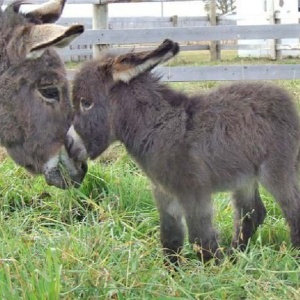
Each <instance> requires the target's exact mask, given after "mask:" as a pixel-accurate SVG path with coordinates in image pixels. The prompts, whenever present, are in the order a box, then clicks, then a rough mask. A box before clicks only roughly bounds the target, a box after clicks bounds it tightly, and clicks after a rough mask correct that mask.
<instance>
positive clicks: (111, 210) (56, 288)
mask: <svg viewBox="0 0 300 300" xmlns="http://www.w3.org/2000/svg"><path fill="white" fill-rule="evenodd" d="M179 59H181V58H180V57H179V58H178V60H179ZM182 59H185V61H187V60H189V59H190V58H189V57H188V56H187V57H185V58H184V57H183V58H182ZM235 60H236V59H235V58H234V57H233V58H232V59H231V61H235ZM178 63H179V62H178ZM188 63H192V60H190V61H189V62H188ZM216 84H218V83H215V82H205V83H184V84H174V85H173V86H174V87H175V88H178V89H181V90H185V91H187V92H189V93H190V92H196V91H197V90H199V89H209V88H211V87H212V86H214V85H216ZM278 84H280V85H283V86H285V87H286V88H287V89H288V90H289V91H290V92H291V93H292V94H293V95H294V96H295V99H296V101H300V97H299V91H300V82H299V81H280V82H278ZM1 153H2V152H0V161H1V163H0V173H1V177H0V199H1V201H0V238H1V244H0V265H1V267H0V299H7V300H14V299H30V300H33V299H49V300H55V299H70V300H71V299H139V300H140V299H161V300H162V299H166V300H170V299H206V300H209V299H237V300H238V299H300V283H299V282H300V281H299V279H300V278H299V277H300V270H299V261H298V260H297V259H296V258H295V257H296V256H297V254H296V253H295V252H293V251H292V250H291V247H290V240H289V231H288V228H287V226H286V224H285V221H284V219H283V218H282V215H281V212H280V210H279V208H278V206H277V205H276V204H275V203H274V201H273V199H272V198H271V197H270V195H268V193H266V192H265V191H264V190H261V192H262V197H263V200H264V203H265V205H266V207H267V210H268V216H267V218H266V220H265V222H264V226H262V227H261V228H260V229H259V230H258V232H257V233H256V235H255V237H254V238H253V239H252V241H251V244H250V245H249V249H248V252H247V253H239V254H237V256H238V259H237V262H236V263H235V264H234V263H232V262H230V261H229V260H228V259H225V261H224V263H223V264H221V265H220V266H215V265H214V264H208V265H207V266H203V265H202V264H201V263H200V262H199V261H198V260H197V259H196V256H195V253H194V252H193V250H192V249H191V247H190V246H189V245H188V244H187V243H186V244H185V247H184V251H183V253H182V267H181V269H180V270H179V271H178V272H176V273H175V272H170V271H169V270H167V269H166V268H165V267H164V266H163V264H162V251H161V247H160V243H159V221H158V214H157V211H156V208H155V206H154V204H153V201H152V196H151V191H150V185H149V182H148V181H147V179H146V178H145V176H144V175H143V174H142V173H141V172H140V171H139V169H138V168H137V167H136V165H135V164H134V163H133V162H132V160H131V159H130V158H129V157H128V156H127V155H126V153H125V150H124V148H123V147H122V146H120V145H115V146H114V147H112V148H110V149H109V150H108V151H107V152H106V153H105V154H104V155H103V156H102V157H101V158H100V159H98V160H97V161H95V162H90V164H89V166H90V168H89V173H88V175H87V177H86V179H85V180H84V183H83V185H82V186H81V187H80V189H71V190H67V191H61V190H58V189H55V188H53V187H49V186H47V185H46V183H45V182H44V179H43V178H42V177H32V176H31V175H29V174H28V173H26V172H25V171H24V170H23V169H22V168H20V167H17V166H16V165H15V164H14V163H13V162H12V161H11V160H10V159H9V158H8V157H7V156H6V155H5V154H3V153H2V154H1ZM214 200H215V208H216V214H215V223H216V227H217V228H218V229H219V231H220V236H221V246H222V247H224V248H225V247H226V246H228V244H229V243H230V238H231V232H232V225H233V224H232V209H231V206H230V195H229V194H227V193H224V194H218V195H215V197H214Z"/></svg>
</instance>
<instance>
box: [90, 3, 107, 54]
mask: <svg viewBox="0 0 300 300" xmlns="http://www.w3.org/2000/svg"><path fill="white" fill-rule="evenodd" d="M107 28H108V5H107V4H93V29H107ZM103 47H105V45H103V44H102V45H99V44H94V45H93V58H97V57H98V56H99V54H100V51H101V48H103Z"/></svg>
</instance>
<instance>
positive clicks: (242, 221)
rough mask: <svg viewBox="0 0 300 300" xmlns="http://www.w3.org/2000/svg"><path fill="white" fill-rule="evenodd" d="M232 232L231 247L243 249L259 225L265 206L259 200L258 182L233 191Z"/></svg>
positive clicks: (262, 219) (264, 214)
mask: <svg viewBox="0 0 300 300" xmlns="http://www.w3.org/2000/svg"><path fill="white" fill-rule="evenodd" d="M233 204H234V234H233V238H232V242H231V247H232V248H236V249H239V250H241V251H244V250H245V248H246V246H247V243H248V241H249V239H250V238H251V237H252V236H253V234H254V233H255V231H256V229H257V227H258V226H259V225H261V224H262V223H263V221H264V219H265V216H266V208H265V206H264V204H263V203H262V201H261V198H260V195H259V190H258V184H257V182H256V181H254V180H253V181H252V182H251V183H250V184H248V185H245V186H243V187H241V188H239V189H237V190H236V191H235V192H234V193H233Z"/></svg>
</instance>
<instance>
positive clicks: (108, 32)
mask: <svg viewBox="0 0 300 300" xmlns="http://www.w3.org/2000/svg"><path fill="white" fill-rule="evenodd" d="M133 1H134V2H146V1H144V0H133ZM133 1H130V0H69V1H68V3H86V4H87V3H89V4H93V7H94V13H93V25H92V28H93V29H87V30H86V31H85V32H84V34H82V35H81V36H80V37H78V38H77V39H76V40H75V41H74V42H73V43H72V45H71V46H72V48H73V50H74V53H76V54H75V55H81V54H82V53H83V52H84V51H86V52H85V53H90V52H89V51H91V49H90V47H91V46H88V47H87V49H83V52H82V49H76V48H78V47H81V46H82V45H92V47H93V55H94V56H97V54H98V52H99V51H100V48H101V47H102V46H103V45H108V46H113V45H137V44H138V45H139V44H143V45H149V44H150V45H151V44H157V43H160V42H161V41H162V40H164V39H165V38H170V39H173V40H175V41H177V42H180V43H185V44H187V43H191V42H193V43H198V44H199V43H201V44H200V45H196V47H197V50H202V49H210V50H211V44H210V45H208V44H205V43H207V42H215V45H214V47H215V48H216V49H217V50H218V51H219V50H222V49H229V48H230V49H232V47H235V49H247V48H248V49H253V48H256V47H257V45H249V46H248V45H226V44H224V45H223V44H222V43H221V42H222V41H226V40H234V41H236V40H253V39H271V40H273V41H275V42H274V49H275V51H274V53H275V54H276V53H278V52H280V51H281V50H283V49H284V48H285V47H286V46H285V45H282V44H281V43H280V40H281V39H286V38H298V37H299V35H300V34H299V33H300V24H275V23H278V22H277V21H276V22H273V21H272V22H271V23H274V25H249V26H246V25H245V26H237V25H226V26H218V25H216V26H207V24H206V26H203V25H202V26H191V27H174V26H170V27H165V28H143V29H141V28H137V29H132V28H129V29H128V28H127V29H125V28H122V29H109V19H108V15H107V5H108V4H109V3H118V2H122V3H124V2H133ZM169 1H173V0H165V1H164V2H169ZM181 1H187V0H181ZM36 2H44V1H40V0H38V1H36ZM36 2H35V3H36ZM147 2H151V1H150V0H147ZM152 2H161V1H160V0H152ZM212 2H213V0H212ZM273 17H274V18H275V19H276V18H277V19H278V18H280V17H281V16H280V15H279V14H275V13H274V15H273V16H272V18H273ZM269 18H270V16H269ZM219 20H222V18H219ZM78 21H79V23H80V19H78ZM207 21H208V19H206V20H205V22H207ZM209 21H210V22H211V24H212V25H214V24H217V23H216V22H215V20H214V21H213V22H212V20H211V18H210V19H209ZM177 24H178V20H177ZM173 25H174V24H173ZM202 43H204V44H202ZM258 46H259V45H258ZM289 47H291V48H293V49H300V47H299V45H298V44H296V45H292V46H289ZM66 51H67V50H61V52H60V53H61V55H66ZM158 72H160V73H161V74H162V76H163V77H162V78H163V80H165V81H201V80H241V79H243V80H263V79H266V80H270V79H300V64H299V65H298V64H293V65H243V66H213V67H162V68H158ZM69 76H70V79H72V76H73V72H72V71H70V72H69Z"/></svg>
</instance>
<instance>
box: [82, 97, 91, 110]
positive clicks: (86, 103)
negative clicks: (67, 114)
mask: <svg viewBox="0 0 300 300" xmlns="http://www.w3.org/2000/svg"><path fill="white" fill-rule="evenodd" d="M93 106H94V103H93V101H92V100H88V99H85V98H81V99H80V108H81V110H83V111H87V110H89V109H91V108H92V107H93Z"/></svg>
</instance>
